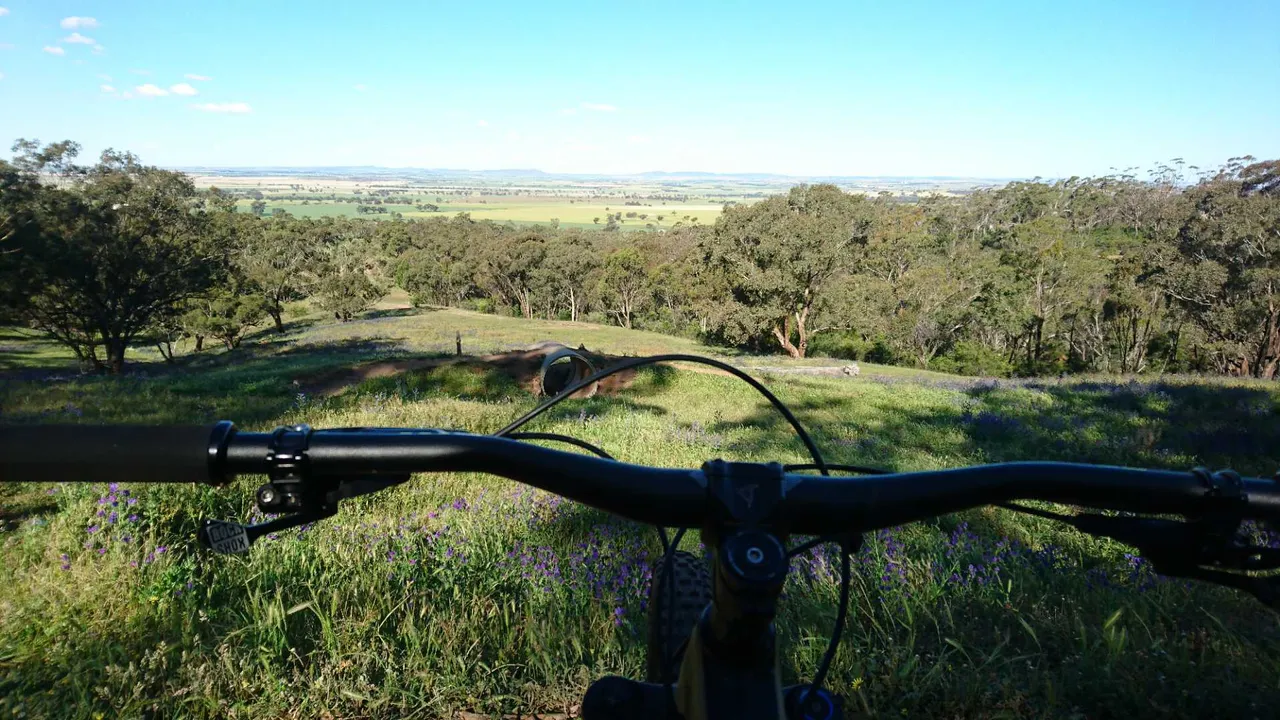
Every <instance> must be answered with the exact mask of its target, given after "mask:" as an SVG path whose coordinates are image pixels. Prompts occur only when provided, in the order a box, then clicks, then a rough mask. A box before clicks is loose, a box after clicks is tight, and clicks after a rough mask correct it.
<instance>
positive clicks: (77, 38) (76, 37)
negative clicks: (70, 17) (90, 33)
mask: <svg viewBox="0 0 1280 720" xmlns="http://www.w3.org/2000/svg"><path fill="white" fill-rule="evenodd" d="M62 42H64V43H71V44H73V45H94V44H97V41H96V40H94V39H93V38H90V37H85V36H83V35H81V34H80V33H78V32H73V33H71V34H70V35H68V36H66V37H64V38H62Z"/></svg>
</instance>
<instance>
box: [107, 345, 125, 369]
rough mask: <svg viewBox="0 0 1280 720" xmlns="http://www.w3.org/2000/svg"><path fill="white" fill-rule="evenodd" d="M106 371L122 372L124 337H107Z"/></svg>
mask: <svg viewBox="0 0 1280 720" xmlns="http://www.w3.org/2000/svg"><path fill="white" fill-rule="evenodd" d="M106 345H107V372H108V373H111V374H112V375H119V374H121V373H123V372H124V348H125V345H126V343H125V341H124V338H108V339H107V343H106Z"/></svg>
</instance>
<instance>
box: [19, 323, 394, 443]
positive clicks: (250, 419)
mask: <svg viewBox="0 0 1280 720" xmlns="http://www.w3.org/2000/svg"><path fill="white" fill-rule="evenodd" d="M398 348H399V345H398V344H397V343H395V342H388V341H368V340H350V341H340V342H332V343H326V344H322V345H321V344H317V345H306V346H300V347H286V348H283V349H281V348H278V347H275V344H274V343H255V344H253V345H246V346H242V347H241V348H238V349H236V350H234V351H230V352H222V353H216V354H207V355H199V356H186V357H183V358H181V359H180V361H179V362H177V363H174V364H166V363H163V362H157V363H141V364H137V365H134V366H132V367H131V371H130V372H129V373H127V374H125V375H121V376H116V377H110V376H81V377H78V378H74V379H71V380H68V381H66V382H62V383H58V384H57V385H56V386H52V387H51V388H48V389H45V390H44V391H43V392H42V393H40V395H41V396H43V398H42V400H41V403H42V404H40V405H31V406H24V405H23V400H24V399H25V396H26V395H28V394H29V393H24V392H23V389H24V387H26V386H27V385H29V384H31V383H33V382H38V380H35V379H32V380H22V379H18V380H13V379H10V380H8V381H7V382H5V383H4V384H0V407H4V409H5V421H6V422H11V423H29V422H84V423H147V424H152V423H153V424H166V423H206V422H213V421H216V420H221V419H232V420H234V421H235V422H237V423H238V424H243V425H254V424H259V423H265V422H268V421H270V420H272V419H274V418H276V417H279V416H280V415H281V414H282V413H284V412H285V411H286V410H288V409H289V407H290V406H291V405H293V404H294V403H295V402H296V400H297V395H298V392H299V387H300V386H299V384H298V383H297V381H298V379H299V378H303V377H306V376H308V375H312V374H315V373H317V372H320V371H323V370H325V369H328V368H334V367H345V366H349V365H352V364H355V363H358V362H363V361H368V360H371V359H376V358H378V357H380V356H389V355H391V354H393V353H394V352H395V351H396V350H397V349H398ZM42 384H43V383H42Z"/></svg>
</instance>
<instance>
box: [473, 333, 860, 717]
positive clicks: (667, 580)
mask: <svg viewBox="0 0 1280 720" xmlns="http://www.w3.org/2000/svg"><path fill="white" fill-rule="evenodd" d="M661 362H691V363H697V364H701V365H709V366H711V367H714V368H716V369H718V370H723V371H725V372H727V373H729V374H730V375H733V376H734V377H736V378H738V379H740V380H742V381H743V382H745V383H747V384H748V385H750V386H751V387H752V388H754V389H755V390H756V391H757V392H759V393H760V394H761V395H763V396H764V398H765V399H766V400H768V401H769V404H771V405H772V406H773V407H774V408H775V409H776V410H777V411H778V412H779V413H780V414H781V415H782V416H783V417H784V418H786V420H787V422H788V423H789V424H790V425H791V427H792V429H793V430H795V433H796V436H797V437H798V438H799V439H800V442H801V443H803V444H804V446H805V449H806V450H808V451H809V456H810V457H811V458H813V463H812V464H804V465H798V466H794V467H795V469H813V470H817V471H818V472H820V473H822V474H823V475H830V474H831V472H830V470H831V468H830V466H828V465H827V462H826V460H825V459H824V458H823V457H822V452H821V451H820V450H818V446H817V445H816V444H815V443H814V442H813V438H811V437H810V436H809V433H808V432H807V431H806V430H805V429H804V426H803V425H801V424H800V421H799V420H798V419H796V416H795V415H794V414H793V413H792V412H791V409H790V408H788V407H787V406H786V405H785V404H784V403H783V402H782V401H781V400H779V399H778V398H777V396H775V395H774V394H773V393H771V392H769V389H768V388H766V387H765V386H764V385H762V384H760V382H759V381H758V380H756V379H755V378H753V377H751V376H750V375H748V374H747V373H745V372H743V371H742V370H740V369H738V368H736V367H734V366H732V365H730V364H728V363H725V362H721V361H719V360H713V359H711V358H705V357H699V356H697V355H683V354H669V355H653V356H650V357H642V358H633V359H630V360H624V361H622V362H620V363H618V364H616V365H613V366H611V367H608V368H605V369H604V370H601V371H599V372H596V373H594V374H592V375H590V376H589V377H586V378H584V379H582V380H579V381H578V382H576V383H574V384H572V385H570V386H569V387H567V388H565V389H564V390H562V391H561V392H560V393H559V394H558V395H556V396H555V397H552V398H548V399H547V400H545V401H543V402H542V403H539V404H538V406H537V407H535V408H533V409H532V410H530V411H529V412H527V413H525V414H524V415H521V416H520V417H519V418H517V419H516V420H514V421H512V422H511V423H510V424H508V425H507V426H506V427H504V428H502V429H501V430H498V431H497V432H495V433H493V434H494V436H495V437H513V433H515V431H516V430H519V429H520V428H521V427H523V426H524V425H526V424H528V423H529V422H531V421H532V420H534V419H535V418H537V417H538V416H539V415H541V414H543V413H544V412H546V411H547V410H550V409H551V408H552V407H555V406H556V405H558V404H560V403H561V402H564V401H565V400H567V399H568V398H570V397H572V396H573V394H574V393H576V392H578V391H579V390H581V389H583V388H585V387H588V386H590V385H592V384H594V383H597V382H599V381H601V380H603V379H605V378H607V377H609V376H610V375H615V374H617V373H619V372H622V371H623V370H629V369H631V368H639V367H644V366H646V365H654V364H657V363H661ZM548 435H549V434H548ZM525 437H528V435H526V436H525ZM517 439H518V438H517ZM529 439H534V438H529ZM541 439H546V440H559V441H561V442H570V443H572V444H574V445H577V446H578V447H584V448H586V449H588V450H591V451H592V452H595V451H596V450H598V448H596V449H593V448H594V446H592V447H586V444H580V443H578V442H574V441H573V440H570V439H567V438H566V436H557V437H547V436H544V437H542V438H541ZM596 454H598V455H599V454H601V453H600V452H597V453H596ZM845 468H848V469H849V471H851V472H864V473H876V472H877V471H876V470H873V469H870V468H858V467H856V466H842V467H841V468H840V469H845ZM879 472H884V471H879ZM684 533H685V528H680V529H679V530H678V531H677V532H676V535H675V537H674V538H672V539H671V540H670V541H668V540H667V534H666V530H665V529H663V528H662V527H659V528H658V536H659V538H660V539H661V540H662V545H663V554H662V564H663V567H662V579H663V586H664V587H665V589H666V593H665V594H666V595H667V596H668V603H667V606H668V607H670V606H671V605H673V604H674V603H675V587H674V583H673V582H672V574H673V571H674V564H675V552H676V549H677V548H678V547H679V545H680V540H681V539H683V537H684ZM842 551H843V546H842ZM842 554H843V557H844V562H843V565H842V570H843V576H844V581H843V582H842V584H841V594H840V597H841V601H840V608H839V610H838V611H837V621H836V622H837V625H836V631H835V633H834V634H833V635H832V638H831V643H830V644H829V645H828V647H827V652H826V653H825V655H824V656H823V663H822V666H821V668H820V670H819V675H818V676H817V677H815V679H814V680H815V681H814V683H813V684H812V685H810V688H809V691H808V692H806V693H805V696H804V699H805V700H807V699H808V697H809V694H810V693H812V692H813V691H815V690H817V689H819V688H820V687H821V684H822V680H823V679H824V677H825V675H826V673H827V670H828V669H829V668H830V665H831V662H832V660H833V659H834V657H835V651H836V649H837V647H838V645H839V639H840V634H841V632H842V630H843V627H844V616H845V614H846V613H847V611H848V599H849V582H850V578H849V556H848V553H844V552H842ZM657 601H658V602H660V601H661V598H658V599H657ZM655 610H656V611H657V615H658V617H659V618H661V617H662V608H661V606H659V607H657V608H655ZM670 624H671V613H670V612H669V611H668V613H667V627H666V628H664V632H662V633H661V635H662V644H661V652H662V661H663V673H662V674H663V679H664V680H665V681H666V682H665V683H664V684H665V685H666V686H667V690H668V693H667V694H668V695H669V694H670V689H671V685H672V678H671V675H672V673H671V672H670V671H671V667H670V666H671V658H670V655H669V653H668V648H667V636H668V635H670V632H669V631H670Z"/></svg>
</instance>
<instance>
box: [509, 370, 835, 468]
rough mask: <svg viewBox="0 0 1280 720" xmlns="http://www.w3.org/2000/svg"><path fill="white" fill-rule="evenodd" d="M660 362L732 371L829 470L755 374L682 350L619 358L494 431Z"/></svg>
mask: <svg viewBox="0 0 1280 720" xmlns="http://www.w3.org/2000/svg"><path fill="white" fill-rule="evenodd" d="M661 362H691V363H698V364H701V365H710V366H711V367H713V368H716V369H718V370H723V371H725V372H727V373H729V374H730V375H733V376H734V377H736V378H738V379H739V380H742V381H743V382H745V383H747V384H748V385H750V386H751V387H753V388H755V390H756V391H757V392H759V393H760V394H761V395H763V396H764V398H765V399H766V400H768V401H769V404H771V405H773V407H774V408H775V409H776V410H777V411H778V412H779V413H781V414H782V416H783V417H784V418H786V420H787V422H788V423H789V424H790V425H791V427H792V429H793V430H795V432H796V437H798V438H800V442H802V443H804V446H805V449H806V450H808V451H809V456H810V457H812V458H813V462H814V465H815V467H816V468H817V469H818V471H819V472H821V473H822V474H823V475H828V474H830V473H828V471H827V463H826V461H825V460H823V459H822V453H821V452H820V451H819V450H818V446H817V445H815V444H814V442H813V438H811V437H809V433H808V432H807V431H805V429H804V426H803V425H801V424H800V421H799V420H797V419H796V416H795V415H793V414H792V413H791V410H790V408H788V407H787V406H786V405H784V404H783V402H782V401H781V400H779V399H778V398H777V397H776V396H775V395H774V394H773V393H771V392H769V389H768V388H766V387H765V386H764V385H761V384H760V381H759V380H756V379H755V378H753V377H751V376H750V375H748V374H747V373H745V372H743V371H742V370H740V369H739V368H736V367H734V366H732V365H730V364H728V363H725V362H721V361H719V360H713V359H711V358H705V357H699V356H697V355H682V354H672V355H652V356H650V357H642V358H631V359H629V360H623V361H622V362H620V363H618V364H616V365H613V366H610V367H607V368H605V369H604V370H601V371H599V372H597V373H595V374H593V375H591V376H590V377H587V378H585V379H583V380H579V381H578V382H576V383H574V384H572V385H570V386H569V387H567V388H565V389H564V391H562V392H561V393H560V394H559V395H556V396H555V397H553V398H548V399H547V400H545V401H543V402H542V403H541V404H539V405H538V406H537V407H535V408H534V409H532V410H530V411H529V412H527V413H525V414H524V415H521V416H520V417H519V418H517V419H516V420H515V421H514V422H512V423H511V424H509V425H507V426H506V427H504V428H502V429H501V430H499V431H497V432H495V433H494V435H495V436H496V437H506V436H508V435H510V434H511V433H513V432H515V431H516V430H518V429H520V428H521V427H523V426H524V425H525V424H527V423H528V422H529V421H531V420H533V419H534V418H536V417H538V416H539V415H541V414H542V413H544V412H546V411H547V410H550V409H551V408H552V407H554V406H556V405H558V404H559V403H561V402H563V401H565V400H567V399H568V398H569V397H570V396H572V395H573V394H574V393H576V392H577V391H579V390H581V389H583V388H585V387H587V386H589V385H592V384H594V383H597V382H600V381H601V380H603V379H605V378H607V377H609V376H610V375H615V374H617V373H620V372H622V371H623V370H630V369H631V368H638V367H643V366H645V365H654V364H656V363H661Z"/></svg>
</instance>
